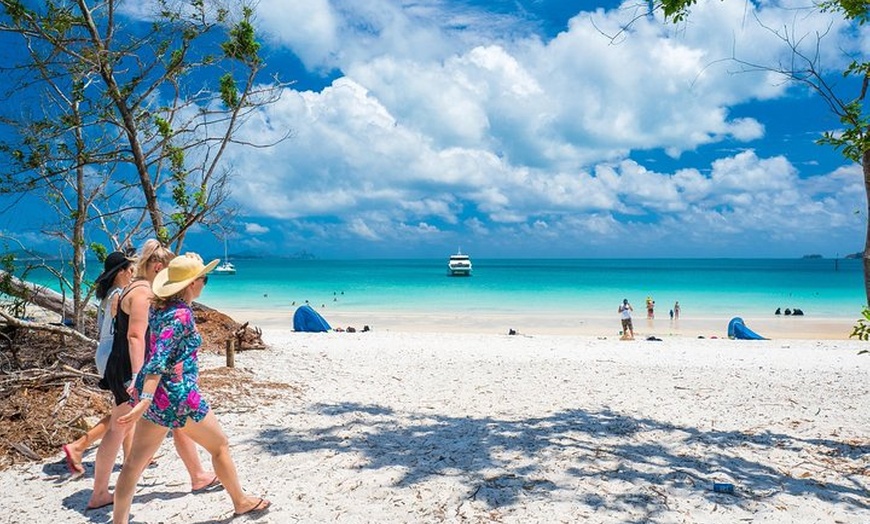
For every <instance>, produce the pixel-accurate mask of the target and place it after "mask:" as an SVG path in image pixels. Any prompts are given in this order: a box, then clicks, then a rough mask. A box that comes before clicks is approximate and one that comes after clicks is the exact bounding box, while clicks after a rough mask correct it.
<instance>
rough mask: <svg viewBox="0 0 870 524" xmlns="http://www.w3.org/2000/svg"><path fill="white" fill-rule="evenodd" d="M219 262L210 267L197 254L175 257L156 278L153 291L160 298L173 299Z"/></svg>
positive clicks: (217, 260) (152, 286) (214, 262)
mask: <svg viewBox="0 0 870 524" xmlns="http://www.w3.org/2000/svg"><path fill="white" fill-rule="evenodd" d="M218 262H220V259H217V258H216V259H214V260H212V261H211V262H209V263H208V265H203V264H202V257H201V256H199V255H197V254H196V253H185V254H184V255H182V256H180V257H175V258H173V259H172V260H171V261H170V262H169V265H168V266H166V267H165V268H163V270H162V271H160V273H157V276H156V277H154V283H153V284H151V291H153V292H154V294H155V295H157V296H158V297H164V298H165V297H171V296H172V295H174V294H176V293H178V292H179V291H181V290H182V289H184V288H185V287H187V285H188V284H190V283H191V282H193V281H194V280H196V279H197V278H199V277H201V276H203V275H205V274H206V273H208V272H209V271H211V270H212V269H214V268H215V266H216V265H218Z"/></svg>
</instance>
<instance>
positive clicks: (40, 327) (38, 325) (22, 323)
mask: <svg viewBox="0 0 870 524" xmlns="http://www.w3.org/2000/svg"><path fill="white" fill-rule="evenodd" d="M0 318H3V320H4V322H5V323H6V324H7V325H9V326H13V327H18V328H23V329H33V330H36V331H46V332H48V333H54V334H55V335H64V336H70V337H73V338H76V339H78V340H80V341H82V342H85V343H87V344H91V345H93V346H94V347H96V346H97V341H96V340H94V339H92V338H90V337H88V336H86V335H84V334H82V333H79V332H78V331H76V330H75V329H71V328H68V327H66V326H62V325H58V324H48V323H45V322H32V321H30V320H22V319H20V318H15V317H13V316H11V315H9V314H8V313H6V312H5V311H3V310H0Z"/></svg>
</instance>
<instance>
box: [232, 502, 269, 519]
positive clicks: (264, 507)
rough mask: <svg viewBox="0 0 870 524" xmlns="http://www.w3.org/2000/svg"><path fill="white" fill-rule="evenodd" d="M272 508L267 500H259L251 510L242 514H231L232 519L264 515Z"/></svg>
mask: <svg viewBox="0 0 870 524" xmlns="http://www.w3.org/2000/svg"><path fill="white" fill-rule="evenodd" d="M271 506H272V503H271V502H269V501H268V500H266V499H264V498H261V499H260V501H259V502H257V505H256V506H254V507H253V508H251V509H249V510H248V511H245V512H243V513H233V517H241V516H242V515H257V514H260V513H265V512H267V511H269V508H270V507H271Z"/></svg>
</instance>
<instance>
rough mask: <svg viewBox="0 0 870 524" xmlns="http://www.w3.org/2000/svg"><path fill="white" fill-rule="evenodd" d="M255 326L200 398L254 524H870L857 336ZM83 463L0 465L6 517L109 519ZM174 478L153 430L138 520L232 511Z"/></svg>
mask: <svg viewBox="0 0 870 524" xmlns="http://www.w3.org/2000/svg"><path fill="white" fill-rule="evenodd" d="M521 331H522V329H521ZM264 339H265V340H266V341H267V342H269V343H270V345H271V347H270V349H268V350H262V351H248V352H244V353H240V354H238V355H237V356H236V363H237V366H238V367H237V368H236V370H235V371H234V372H233V373H230V374H228V375H227V374H226V373H224V376H226V377H230V378H231V379H233V381H234V384H236V391H238V394H237V395H236V396H235V397H234V398H231V397H230V396H227V395H226V394H224V395H220V396H218V395H216V394H212V395H209V392H208V391H207V390H206V392H205V395H206V397H207V398H211V399H212V400H213V405H214V409H215V412H216V414H217V415H218V418H219V420H220V421H221V423H222V424H223V427H224V429H225V431H226V433H227V434H228V436H229V438H230V441H231V443H232V453H233V456H234V458H235V460H236V464H237V465H238V468H239V473H240V477H241V479H242V480H243V484H244V485H245V487H246V489H247V490H249V491H250V492H252V493H254V494H263V495H265V496H267V497H269V498H270V499H271V500H272V501H273V503H274V505H273V507H272V509H271V511H270V512H268V513H267V514H266V515H264V516H262V517H261V518H259V519H256V520H253V519H251V520H252V521H255V522H274V523H286V522H349V523H356V522H389V523H396V522H408V523H412V522H413V523H416V522H511V523H529V522H547V523H549V522H578V521H586V522H614V523H615V522H660V523H669V522H686V523H689V522H691V523H694V522H705V523H711V522H712V523H717V522H719V523H734V522H783V523H786V522H788V523H792V522H824V523H835V522H843V523H856V522H870V491H868V489H870V453H868V451H870V439H868V437H867V428H868V427H870V407H868V406H870V356H868V355H863V356H859V355H858V354H857V353H858V351H859V350H860V349H862V348H864V347H868V345H867V343H862V342H858V341H849V340H845V341H843V340H798V339H778V340H768V341H731V340H727V339H709V338H707V339H703V340H701V339H697V338H694V337H689V336H673V337H665V338H664V340H663V341H661V342H653V341H646V340H636V341H633V342H622V341H619V340H618V339H617V337H616V336H607V337H606V338H598V337H595V336H576V335H575V336H564V335H543V334H540V335H539V334H534V335H518V336H508V335H503V334H475V333H433V332H429V333H423V332H393V331H389V332H388V331H382V330H378V329H377V328H375V330H374V331H371V332H368V333H322V334H309V333H293V332H291V331H287V330H277V329H274V328H269V329H266V330H265V333H264ZM223 363H224V359H223V357H220V356H217V355H205V356H204V357H203V368H204V369H206V370H207V371H206V372H205V373H204V374H205V375H206V376H209V375H214V374H217V373H220V372H219V371H217V370H216V368H220V367H221V366H222V365H223ZM93 458H94V452H93V451H91V452H90V453H89V454H87V455H86V457H85V467H86V468H87V475H86V476H85V478H83V479H76V480H70V479H69V478H68V477H67V476H66V469H65V467H64V466H63V465H62V461H60V459H61V455H60V453H59V454H58V456H57V457H56V459H55V460H52V461H47V462H45V463H34V464H30V465H26V466H18V467H14V468H12V469H9V470H6V471H3V472H0V490H2V493H3V504H2V505H3V511H0V522H16V523H17V522H106V521H109V520H110V518H111V511H110V510H109V509H105V510H97V511H93V512H85V504H86V502H87V499H88V496H89V493H90V488H91V484H92V471H93ZM714 483H724V484H728V485H731V486H733V492H732V493H719V492H716V491H714ZM726 489H727V488H726ZM188 491H189V485H188V482H187V478H186V474H185V472H184V469H183V467H182V465H181V463H180V460H179V459H178V458H177V457H176V456H175V454H174V451H173V450H172V448H171V442H170V441H167V443H166V444H165V445H164V447H163V448H162V449H161V453H160V456H159V458H158V463H157V465H156V466H155V467H153V468H151V469H149V470H148V471H147V472H146V475H145V477H144V478H143V480H142V481H141V483H140V487H139V491H138V493H137V495H136V498H135V499H134V504H133V521H134V522H149V523H154V522H167V523H174V522H178V523H189V522H194V523H200V522H225V521H229V520H230V517H231V516H232V506H231V505H230V502H229V499H228V497H227V495H226V493H225V492H223V491H218V492H213V493H206V494H196V495H194V494H190V493H188ZM236 520H237V521H246V519H242V518H240V519H236Z"/></svg>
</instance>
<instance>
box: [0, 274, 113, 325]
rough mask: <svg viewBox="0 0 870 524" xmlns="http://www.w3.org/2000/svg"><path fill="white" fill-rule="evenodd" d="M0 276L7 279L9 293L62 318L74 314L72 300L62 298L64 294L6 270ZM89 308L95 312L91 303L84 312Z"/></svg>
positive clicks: (95, 308)
mask: <svg viewBox="0 0 870 524" xmlns="http://www.w3.org/2000/svg"><path fill="white" fill-rule="evenodd" d="M0 278H3V279H5V278H8V279H9V286H10V289H9V294H11V295H14V296H16V297H19V298H23V299H25V300H27V301H28V302H31V303H33V304H35V305H37V306H39V307H41V308H45V309H47V310H49V311H54V312H55V313H57V314H59V315H62V316H63V318H72V317H73V316H74V315H75V312H74V310H73V304H72V301H71V300H69V299H67V300H64V296H63V295H61V294H60V293H58V292H57V291H54V290H52V289H49V288H47V287H45V286H40V285H37V284H34V283H33V282H27V281H26V280H21V279H20V278H18V277H16V276H14V275H11V274H9V273H8V272H6V271H0ZM91 309H92V310H93V312H94V313H96V311H97V307H96V306H95V305H93V304H89V305H88V309H87V310H86V312H87V311H88V310H91Z"/></svg>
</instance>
